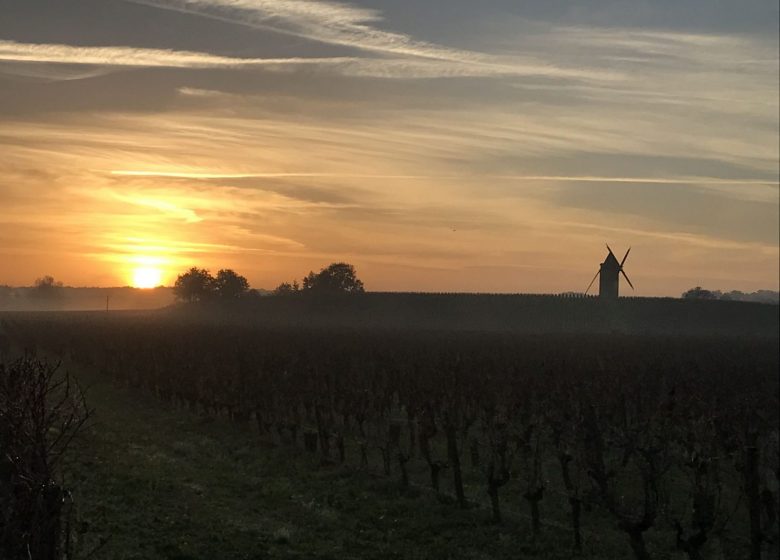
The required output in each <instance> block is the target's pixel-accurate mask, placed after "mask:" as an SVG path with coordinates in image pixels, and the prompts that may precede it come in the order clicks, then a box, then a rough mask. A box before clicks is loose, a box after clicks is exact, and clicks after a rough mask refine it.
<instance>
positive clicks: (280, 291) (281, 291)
mask: <svg viewBox="0 0 780 560" xmlns="http://www.w3.org/2000/svg"><path fill="white" fill-rule="evenodd" d="M300 291H301V286H300V285H299V284H298V281H297V280H293V281H292V283H290V282H282V283H281V284H279V285H278V286H277V287H276V288H274V295H275V296H287V295H290V294H296V293H298V292H300Z"/></svg>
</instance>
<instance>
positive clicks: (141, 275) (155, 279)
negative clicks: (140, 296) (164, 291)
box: [133, 266, 162, 288]
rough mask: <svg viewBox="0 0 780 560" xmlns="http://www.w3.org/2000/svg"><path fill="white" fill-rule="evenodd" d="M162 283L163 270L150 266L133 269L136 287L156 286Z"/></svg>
mask: <svg viewBox="0 0 780 560" xmlns="http://www.w3.org/2000/svg"><path fill="white" fill-rule="evenodd" d="M160 284H162V271H161V270H160V269H159V268H152V267H148V266H144V267H139V268H136V269H135V270H134V271H133V286H135V287H136V288H155V287H157V286H159V285H160Z"/></svg>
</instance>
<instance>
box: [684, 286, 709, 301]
mask: <svg viewBox="0 0 780 560" xmlns="http://www.w3.org/2000/svg"><path fill="white" fill-rule="evenodd" d="M682 297H683V299H717V295H716V294H714V293H713V292H711V291H710V290H705V289H704V288H702V287H701V286H696V287H695V288H691V289H690V290H688V291H687V292H685V293H684V294H683V295H682Z"/></svg>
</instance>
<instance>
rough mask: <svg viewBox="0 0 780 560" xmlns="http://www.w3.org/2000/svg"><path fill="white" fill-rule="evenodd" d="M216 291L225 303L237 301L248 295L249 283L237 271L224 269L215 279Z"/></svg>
mask: <svg viewBox="0 0 780 560" xmlns="http://www.w3.org/2000/svg"><path fill="white" fill-rule="evenodd" d="M214 290H215V292H216V295H217V297H218V298H219V299H221V300H223V301H230V300H235V299H239V298H242V297H244V296H246V295H247V293H248V292H249V282H248V281H247V279H246V278H244V277H243V276H241V275H240V274H236V272H235V271H233V270H230V269H224V268H223V269H222V270H220V271H219V272H217V277H216V278H215V279H214Z"/></svg>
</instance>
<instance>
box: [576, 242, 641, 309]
mask: <svg viewBox="0 0 780 560" xmlns="http://www.w3.org/2000/svg"><path fill="white" fill-rule="evenodd" d="M607 251H609V254H608V255H607V258H606V259H604V262H603V263H601V266H600V267H599V271H598V272H597V273H596V276H594V277H593V280H591V281H590V284H588V289H587V290H585V293H586V294H587V293H588V291H589V290H590V288H591V286H593V282H595V281H596V278H597V277H598V278H599V297H601V298H604V299H617V298H618V293H619V286H620V275H621V274H622V275H623V278H625V279H626V282H628V285H629V286H631V289H632V290H633V289H634V285H633V284H632V283H631V280H629V279H628V275H627V274H626V273H625V271H624V270H623V265H624V264H625V262H626V259H627V258H628V254H629V253H630V252H631V247H629V248H628V251H626V254H625V255H624V256H623V260H622V261H620V262H618V260H617V257H616V256H615V253H613V252H612V249H610V248H609V245H607Z"/></svg>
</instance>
